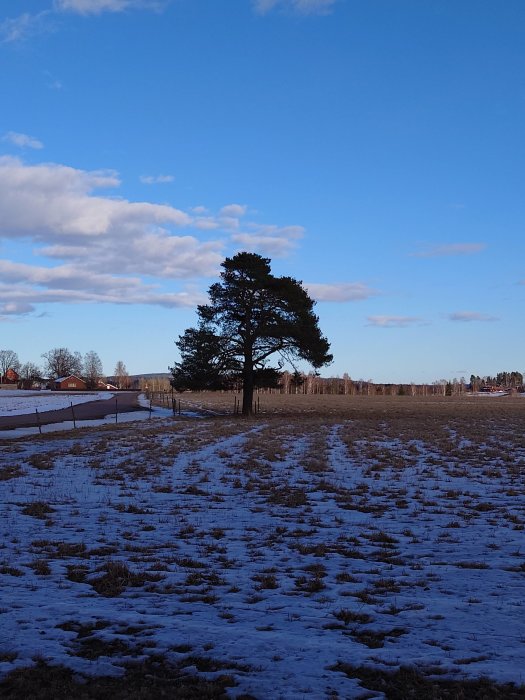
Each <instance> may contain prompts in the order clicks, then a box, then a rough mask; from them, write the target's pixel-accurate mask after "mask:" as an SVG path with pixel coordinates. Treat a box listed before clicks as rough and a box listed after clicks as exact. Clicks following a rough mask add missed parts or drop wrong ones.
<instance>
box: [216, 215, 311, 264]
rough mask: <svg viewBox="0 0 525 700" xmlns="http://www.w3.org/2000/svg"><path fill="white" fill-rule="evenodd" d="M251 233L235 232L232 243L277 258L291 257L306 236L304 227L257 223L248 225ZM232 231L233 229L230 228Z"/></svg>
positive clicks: (240, 247)
mask: <svg viewBox="0 0 525 700" xmlns="http://www.w3.org/2000/svg"><path fill="white" fill-rule="evenodd" d="M246 226H247V228H249V229H250V231H253V233H251V232H241V231H239V232H233V234H232V241H233V242H234V243H235V244H236V245H237V246H238V248H239V249H242V250H247V251H249V252H252V253H263V254H264V255H273V256H275V257H284V256H286V255H289V254H290V253H291V252H292V251H293V250H294V249H295V248H296V247H297V243H298V241H299V239H301V238H302V237H303V236H304V228H303V227H302V226H272V225H261V224H255V223H248V224H246ZM228 228H229V229H230V230H231V229H232V227H228Z"/></svg>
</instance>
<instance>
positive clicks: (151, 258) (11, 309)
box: [0, 156, 303, 320]
mask: <svg viewBox="0 0 525 700" xmlns="http://www.w3.org/2000/svg"><path fill="white" fill-rule="evenodd" d="M119 186H120V180H119V177H118V175H117V173H115V172H113V171H84V170H78V169H76V168H72V167H69V166H66V165H61V164H56V163H42V164H39V165H30V164H26V163H24V162H23V161H22V160H21V159H19V158H15V157H11V156H1V157H0V211H1V212H2V216H1V217H0V242H1V241H2V239H5V240H7V239H20V240H23V241H32V242H33V244H34V246H35V247H34V248H33V256H34V259H33V260H32V261H31V262H29V260H26V262H25V263H20V262H14V261H10V260H7V259H3V260H0V299H1V300H2V301H1V303H2V304H3V305H5V304H9V305H10V306H8V307H5V310H4V311H3V312H1V311H0V314H3V316H4V317H5V318H7V314H8V313H10V314H13V315H16V313H17V309H19V313H29V312H30V311H31V310H32V309H33V308H34V307H35V306H36V305H37V304H42V303H55V302H62V303H93V302H106V303H116V304H135V303H141V304H157V305H161V306H166V307H170V306H194V305H196V304H197V303H204V301H205V298H204V296H203V295H202V293H201V292H199V291H196V290H195V289H190V290H189V291H172V289H171V287H173V286H174V285H176V286H180V284H181V283H182V282H184V283H185V284H187V283H188V281H191V280H195V279H197V278H209V277H215V276H216V275H217V274H218V272H219V271H220V263H221V261H222V260H223V257H224V249H225V247H226V245H227V244H228V242H229V241H231V239H232V235H231V234H232V230H231V228H230V224H231V221H230V220H229V219H230V218H231V217H224V216H222V215H221V214H222V213H224V211H226V212H229V213H237V214H240V213H241V212H240V210H239V209H236V210H231V209H229V208H230V207H231V206H232V205H228V206H227V207H223V209H221V210H220V212H219V214H218V215H217V216H213V215H208V216H194V215H193V214H189V213H187V212H184V211H182V210H180V209H177V208H175V207H173V206H170V205H168V204H163V205H160V204H153V203H150V202H131V201H128V200H126V199H123V198H118V197H116V196H115V192H118V187H119ZM108 192H109V194H108ZM236 206H239V207H240V206H241V205H236ZM204 211H206V210H205V209H204V208H202V209H201V208H199V212H204ZM235 221H237V219H235ZM246 226H247V227H249V229H250V231H255V232H257V233H250V234H248V241H247V242H250V243H252V244H255V243H257V244H258V246H259V248H261V249H264V250H268V251H270V249H275V250H277V251H281V252H287V250H288V249H289V247H290V246H291V245H295V241H296V240H297V239H298V238H299V237H300V236H302V235H303V229H302V228H301V227H298V226H288V227H286V226H285V227H278V226H271V225H270V226H268V225H261V224H255V223H253V222H249V221H248V222H246ZM199 230H205V231H211V230H216V232H217V233H216V236H215V237H214V240H205V241H201V240H199V239H198V238H197V236H196V235H191V234H192V233H194V232H198V231H199ZM5 318H4V320H5Z"/></svg>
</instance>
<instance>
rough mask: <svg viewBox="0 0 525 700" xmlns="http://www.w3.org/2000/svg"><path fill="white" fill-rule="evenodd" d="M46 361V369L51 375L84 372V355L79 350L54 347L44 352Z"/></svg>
mask: <svg viewBox="0 0 525 700" xmlns="http://www.w3.org/2000/svg"><path fill="white" fill-rule="evenodd" d="M42 357H43V358H44V360H45V361H46V365H45V371H46V373H47V374H48V375H49V377H53V378H55V379H56V378H57V377H67V376H68V375H70V374H77V375H79V376H80V374H81V373H82V355H81V354H80V353H79V352H71V351H70V350H68V349H67V348H53V350H49V351H48V352H45V353H43V355H42Z"/></svg>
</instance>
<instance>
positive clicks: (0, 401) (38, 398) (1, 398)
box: [0, 389, 114, 416]
mask: <svg viewBox="0 0 525 700" xmlns="http://www.w3.org/2000/svg"><path fill="white" fill-rule="evenodd" d="M112 396H114V394H112V393H111V392H110V391H94V392H89V393H86V392H84V393H82V394H69V393H66V392H63V391H61V392H56V393H55V392H51V391H39V392H31V391H23V390H17V389H14V390H12V389H2V390H0V416H22V415H26V414H28V413H34V412H35V410H36V409H38V411H39V412H41V413H43V412H44V411H57V410H59V409H61V408H69V406H70V405H71V404H73V406H76V405H77V404H80V403H88V402H89V401H103V400H104V399H110V398H111V397H112Z"/></svg>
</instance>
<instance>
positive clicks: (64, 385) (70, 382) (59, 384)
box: [54, 374, 87, 391]
mask: <svg viewBox="0 0 525 700" xmlns="http://www.w3.org/2000/svg"><path fill="white" fill-rule="evenodd" d="M54 384H55V389H57V390H58V391H64V390H65V391H85V390H86V389H87V384H86V382H85V381H84V380H83V379H81V378H80V377H77V376H76V374H70V375H69V376H68V377H58V379H55V382H54Z"/></svg>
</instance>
